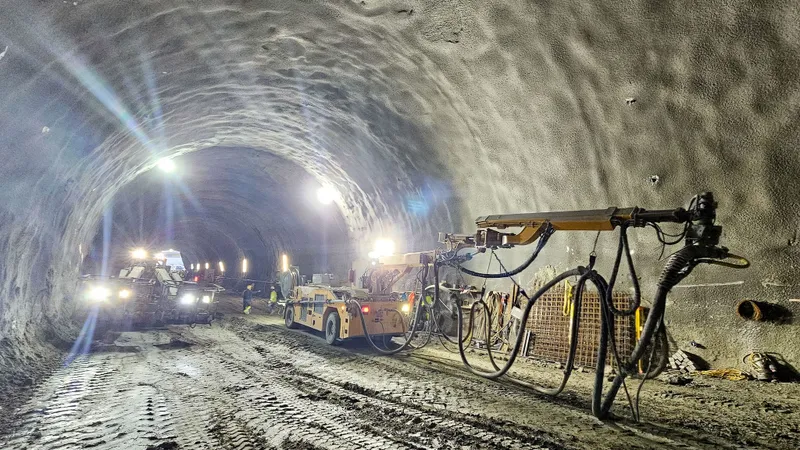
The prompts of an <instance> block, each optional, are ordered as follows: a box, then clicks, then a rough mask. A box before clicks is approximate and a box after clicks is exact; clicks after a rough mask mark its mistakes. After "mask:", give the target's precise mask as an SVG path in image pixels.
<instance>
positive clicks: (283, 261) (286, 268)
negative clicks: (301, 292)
mask: <svg viewBox="0 0 800 450" xmlns="http://www.w3.org/2000/svg"><path fill="white" fill-rule="evenodd" d="M281 265H282V268H283V271H284V272H288V271H289V255H287V254H286V253H284V254H283V255H281Z"/></svg>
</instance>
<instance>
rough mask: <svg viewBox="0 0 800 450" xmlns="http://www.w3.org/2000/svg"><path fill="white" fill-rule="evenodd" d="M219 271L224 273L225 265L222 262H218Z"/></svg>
mask: <svg viewBox="0 0 800 450" xmlns="http://www.w3.org/2000/svg"><path fill="white" fill-rule="evenodd" d="M219 271H220V272H225V264H224V263H223V262H222V261H220V262H219Z"/></svg>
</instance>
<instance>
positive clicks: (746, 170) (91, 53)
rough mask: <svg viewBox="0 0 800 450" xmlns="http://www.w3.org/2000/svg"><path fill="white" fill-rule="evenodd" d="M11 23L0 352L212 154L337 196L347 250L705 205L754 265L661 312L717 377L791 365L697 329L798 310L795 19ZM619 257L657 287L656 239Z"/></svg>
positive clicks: (97, 10)
mask: <svg viewBox="0 0 800 450" xmlns="http://www.w3.org/2000/svg"><path fill="white" fill-rule="evenodd" d="M17 3H19V2H17ZM76 3H77V2H76ZM6 6H7V7H6V8H5V9H4V14H3V15H2V16H0V52H2V53H3V55H4V56H3V57H2V59H0V75H2V76H0V92H3V96H2V97H0V111H2V119H3V120H2V121H0V155H2V156H3V164H2V167H0V176H2V179H3V180H4V187H5V189H3V190H2V191H0V230H1V231H0V249H2V250H3V251H4V256H3V258H4V263H5V264H3V267H2V286H0V293H2V296H0V331H1V332H2V335H3V336H5V337H7V342H9V344H7V345H6V347H4V348H11V347H9V346H11V345H12V344H10V343H11V342H13V343H14V344H13V345H14V346H20V347H22V346H24V345H35V343H36V342H38V341H39V340H40V339H39V338H40V337H41V336H42V335H43V333H44V332H45V330H57V331H58V332H62V331H63V333H64V335H68V334H69V333H68V332H69V331H70V325H69V324H70V323H71V322H70V321H69V320H68V319H69V318H70V313H71V309H72V308H73V307H74V305H75V304H76V302H75V301H74V300H75V299H74V292H75V287H76V284H77V283H76V281H75V280H76V277H77V275H78V274H79V269H80V266H81V264H82V260H83V259H84V258H85V255H86V249H87V248H88V246H89V245H90V244H91V242H92V241H93V238H94V236H95V235H96V233H97V230H99V229H101V227H102V223H103V215H104V212H105V210H106V209H107V206H108V205H110V204H111V203H112V202H113V201H114V198H115V196H117V194H120V193H121V195H123V194H124V190H125V186H135V183H136V180H137V179H139V177H141V176H143V174H145V173H146V172H148V171H149V170H150V169H152V168H153V167H154V166H155V164H156V162H157V161H158V159H159V158H162V157H177V158H183V157H184V156H186V157H190V156H191V155H192V154H194V153H195V152H197V153H198V154H199V153H200V152H204V151H207V149H213V148H220V147H225V148H249V149H252V150H253V151H258V152H263V153H265V154H271V155H277V156H278V157H281V158H284V159H286V160H288V161H292V162H293V163H294V164H296V165H297V166H299V167H301V168H303V170H304V171H305V172H306V173H309V174H311V176H312V178H315V179H316V180H317V181H318V182H322V183H324V184H329V185H332V186H335V187H337V188H338V189H339V191H340V192H342V193H343V198H342V201H341V202H340V203H339V204H338V205H337V206H338V207H339V208H340V210H341V211H342V214H343V215H344V219H343V220H344V223H345V224H346V227H345V228H346V230H347V233H348V241H349V242H350V243H351V244H352V246H353V248H354V250H353V251H354V253H356V254H361V253H362V252H363V251H364V248H361V247H362V246H363V247H368V246H369V245H370V241H371V239H372V238H373V237H375V236H377V235H386V234H391V235H396V240H397V241H398V242H401V243H402V244H403V245H402V246H401V250H420V249H424V248H429V247H430V245H432V244H433V240H434V238H435V233H436V232H437V231H470V230H471V223H472V220H474V218H475V217H477V216H479V215H483V214H492V213H505V212H520V211H531V210H548V209H550V210H553V209H583V208H598V207H606V206H611V205H616V206H632V205H640V206H645V207H654V208H662V207H674V206H677V205H680V204H683V203H684V202H685V201H686V200H687V198H688V197H690V196H691V195H693V194H695V193H696V192H698V191H702V190H713V191H715V192H716V194H717V198H719V199H720V202H721V209H720V217H719V218H720V222H721V223H723V224H724V225H725V236H724V239H725V240H726V243H727V244H728V245H729V246H730V247H731V248H733V249H735V250H737V251H738V252H739V253H743V254H745V255H747V256H749V257H750V258H751V259H752V260H753V262H754V264H753V268H752V269H751V270H749V271H748V272H747V274H746V275H740V274H735V275H734V274H730V273H721V272H714V271H708V272H702V273H698V274H697V275H696V280H697V284H701V285H702V284H713V283H714V282H740V281H741V282H742V284H741V286H742V287H741V288H730V287H724V286H723V287H709V288H708V289H707V292H706V291H703V292H699V291H689V290H687V291H683V293H676V294H675V296H674V301H675V302H676V303H677V304H680V305H682V306H683V308H682V309H681V310H680V311H678V312H677V313H676V314H677V316H676V318H675V322H674V323H671V324H670V326H673V325H674V327H673V329H674V331H675V333H676V336H677V339H680V340H682V341H687V342H688V341H691V340H695V339H700V337H702V338H705V339H708V340H709V341H711V342H713V343H714V344H716V345H718V346H719V348H720V349H721V350H720V351H719V355H720V356H719V360H720V361H722V362H725V361H728V362H734V361H737V360H738V359H739V358H738V356H739V355H737V352H739V351H740V347H747V346H757V345H762V344H763V345H767V346H769V347H770V348H774V349H776V350H779V351H783V352H784V353H785V354H786V356H787V357H788V358H789V359H792V358H795V360H796V359H797V358H800V354H798V353H797V350H796V349H794V348H790V347H788V346H787V345H788V344H786V342H788V341H789V340H787V339H785V338H786V336H787V334H788V333H791V332H793V330H794V329H793V328H783V329H773V328H767V327H759V328H755V329H753V330H749V331H748V332H747V333H745V334H744V335H742V336H739V334H738V333H737V330H738V328H737V327H736V323H735V322H733V321H732V319H730V318H728V317H727V316H723V317H722V318H719V317H718V318H716V319H714V322H713V324H714V325H715V326H706V324H698V323H696V322H695V320H694V318H695V317H710V316H713V315H714V312H715V311H719V310H723V309H724V307H725V306H726V305H727V304H728V303H730V304H733V303H732V302H735V300H736V299H737V298H739V297H743V296H747V297H752V298H759V299H766V300H772V301H776V302H780V301H783V302H785V301H787V299H788V297H789V296H791V295H792V290H793V289H794V281H793V280H794V278H795V274H794V272H793V270H794V269H793V267H796V266H797V264H798V263H800V253H798V248H800V246H798V245H797V228H798V226H797V220H796V218H797V216H798V212H800V197H798V194H797V193H798V192H800V179H798V177H797V176H796V174H797V173H798V172H800V157H798V155H797V152H796V151H795V148H796V143H797V142H798V141H799V140H800V127H798V107H797V102H796V101H795V99H796V97H797V93H798V90H799V89H800V87H798V83H799V82H798V77H796V76H795V75H796V73H797V71H798V67H800V48H799V46H800V44H798V42H800V39H798V35H797V30H796V26H795V24H796V18H797V17H798V15H799V13H798V5H797V2H788V1H775V2H769V3H767V2H757V3H753V2H749V1H744V0H741V1H722V0H713V1H708V2H704V3H702V4H693V5H692V7H691V8H687V7H686V5H685V4H684V3H682V2H674V1H665V2H659V3H658V5H657V6H656V5H655V4H654V3H653V2H649V1H633V2H593V3H589V2H580V1H563V2H549V1H542V2H517V3H510V2H500V3H497V2H480V1H464V2H454V1H439V0H418V1H407V2H406V1H393V0H386V1H384V0H373V1H365V2H360V1H345V0H343V1H340V2H303V3H300V2H295V1H288V0H287V1H274V2H270V3H269V5H268V6H265V4H264V3H263V2H257V1H254V2H241V3H237V4H235V5H233V4H226V5H220V3H219V2H217V1H211V0H207V1H194V2H189V1H184V0H173V1H158V0H137V1H131V2H126V4H125V5H122V6H121V5H120V4H119V2H113V1H109V0H97V1H92V2H83V3H79V4H78V5H74V4H72V2H67V3H59V2H56V3H49V4H36V5H29V4H24V5H23V4H10V5H6ZM411 10H413V11H414V12H413V14H411V13H409V12H408V11H411ZM6 47H7V48H6ZM654 177H657V178H654ZM653 179H657V180H658V181H657V182H652V181H651V180H653ZM187 226H189V227H190V228H191V226H194V225H190V224H187ZM222 227H223V226H222V225H219V226H217V228H216V230H217V232H220V230H221V229H222ZM233 240H236V239H235V238H234V239H233ZM633 240H634V245H635V246H636V250H637V256H636V257H637V260H641V261H642V262H647V264H646V265H645V266H644V267H643V269H642V275H643V276H644V277H645V278H648V279H653V278H654V277H655V276H656V274H657V272H658V266H659V264H658V263H654V262H652V261H651V259H646V258H645V255H648V254H650V255H652V254H653V252H654V251H655V249H654V247H655V245H653V240H652V238H647V237H644V236H642V237H641V239H640V238H638V237H633ZM247 241H248V242H247V243H246V245H245V246H246V247H254V246H257V243H255V242H251V241H254V239H253V238H248V240H247ZM601 244H602V245H606V243H605V242H602V243H601ZM235 246H239V244H228V245H224V247H225V249H224V250H220V251H224V252H226V253H227V252H230V253H235V252H236V251H237V250H236V249H234V247H235ZM607 247H609V246H608V245H606V249H608V248H607ZM550 248H551V249H552V252H551V253H548V255H547V260H546V261H545V262H546V263H548V264H552V265H554V266H558V267H566V266H570V265H574V264H577V263H584V262H585V261H584V259H585V258H584V256H585V254H586V253H588V251H589V250H590V249H591V238H586V237H585V236H581V237H566V236H560V235H556V236H555V237H554V240H553V241H552V244H551V247H550ZM193 251H196V252H198V253H197V254H198V256H199V255H200V254H201V253H200V252H201V250H193ZM509 264H510V262H509ZM740 277H741V278H740ZM524 281H527V280H524ZM737 286H738V285H737ZM651 287H652V286H651ZM697 297H702V301H698V300H697ZM714 329H717V330H723V331H720V332H712V331H710V330H714ZM48 332H49V331H48ZM732 343H734V344H732ZM3 352H6V353H3V355H4V356H6V355H9V354H11V353H9V352H11V350H3Z"/></svg>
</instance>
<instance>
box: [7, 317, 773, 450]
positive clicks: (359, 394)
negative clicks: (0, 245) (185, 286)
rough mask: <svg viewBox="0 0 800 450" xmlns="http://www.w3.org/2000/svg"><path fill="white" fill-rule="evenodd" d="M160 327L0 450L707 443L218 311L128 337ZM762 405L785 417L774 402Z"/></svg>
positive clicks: (447, 368) (78, 376)
mask: <svg viewBox="0 0 800 450" xmlns="http://www.w3.org/2000/svg"><path fill="white" fill-rule="evenodd" d="M159 333H161V335H159ZM167 337H169V338H170V339H171V341H170V343H169V344H157V345H149V346H144V347H143V348H142V349H141V351H140V353H102V354H95V355H91V356H90V357H88V358H85V359H79V360H76V361H75V362H73V363H72V364H71V365H70V366H68V367H64V368H62V369H60V370H58V371H57V373H56V374H55V375H54V376H52V377H51V378H50V379H49V380H48V381H46V382H45V383H44V384H43V385H41V386H39V387H38V388H37V393H36V394H35V395H34V398H33V399H32V400H31V402H29V403H28V404H26V405H25V407H24V408H23V409H22V410H21V412H20V414H18V416H17V421H16V427H15V429H14V430H13V431H12V434H11V435H10V437H9V440H8V441H7V442H3V441H0V448H3V449H6V448H7V449H9V450H16V449H23V448H25V449H52V450H62V449H73V448H74V449H81V448H97V449H117V448H138V449H146V448H148V447H151V448H173V447H172V446H177V447H176V448H179V449H218V448H219V449H304V450H321V449H338V448H343V447H360V448H363V449H411V450H417V449H458V450H461V449H466V448H468V449H541V448H619V447H623V446H624V447H627V448H663V447H670V448H672V447H676V446H682V447H701V448H702V447H714V446H715V445H712V444H709V443H708V442H703V441H697V440H696V439H692V436H689V435H687V433H688V432H690V430H689V429H684V430H670V429H667V428H668V426H667V425H664V426H662V427H661V428H659V427H658V426H656V425H648V424H640V425H636V426H628V425H627V424H625V423H618V424H617V425H604V424H601V423H600V422H598V421H596V420H594V419H593V418H592V417H591V416H590V415H589V413H588V411H582V410H579V409H578V408H577V407H573V408H570V407H569V405H566V406H564V405H562V404H559V403H555V402H547V401H543V400H542V399H541V398H538V397H536V396H531V395H530V394H528V393H526V392H524V391H520V390H518V389H514V388H513V387H509V386H507V385H505V384H502V383H497V382H490V381H487V380H484V379H481V378H478V377H474V376H472V375H471V374H469V373H466V372H464V371H463V370H461V369H459V368H458V367H455V366H452V365H447V364H442V363H438V362H434V361H428V360H425V359H423V358H420V357H418V356H414V357H399V358H387V357H383V356H378V355H374V354H370V353H363V352H359V350H358V349H356V350H355V351H353V349H349V350H348V349H341V348H336V347H330V346H328V345H327V344H325V343H324V341H322V340H321V339H318V338H316V337H315V336H313V335H310V334H308V333H302V332H295V331H289V330H286V329H283V328H281V327H279V326H271V325H254V324H253V323H252V322H247V321H243V320H227V321H226V322H225V323H224V327H223V328H220V327H213V328H210V327H197V328H195V329H189V328H175V329H171V330H170V332H169V333H168V336H164V333H163V332H153V334H152V336H151V335H147V334H146V333H145V334H143V336H142V337H141V339H142V340H143V341H148V342H151V343H153V342H156V341H159V340H163V339H165V338H167ZM173 344H174V345H173ZM689 400H691V399H689ZM570 401H571V400H570ZM566 403H569V401H567V402H566ZM723 403H724V402H723ZM687 405H688V404H687ZM725 405H728V403H724V404H722V406H725ZM735 407H736V404H733V406H730V408H734V409H735ZM765 408H766V410H768V411H773V410H775V411H778V412H774V411H773V412H771V414H773V415H774V414H778V413H781V414H786V413H784V412H782V411H784V410H785V409H786V408H783V407H781V406H780V405H778V407H776V406H774V405H772V406H770V405H767V406H766V407H765ZM770 408H771V409H770ZM477 411H480V414H476V412H477ZM765 414H766V413H765ZM557 425H558V426H557ZM648 433H650V434H648ZM681 433H684V434H681ZM698 434H699V433H698ZM675 435H677V437H675ZM662 436H669V438H666V437H664V438H662ZM0 439H2V438H0ZM728 442H730V441H728ZM159 445H161V447H158V446H159Z"/></svg>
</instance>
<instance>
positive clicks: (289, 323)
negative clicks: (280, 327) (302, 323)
mask: <svg viewBox="0 0 800 450" xmlns="http://www.w3.org/2000/svg"><path fill="white" fill-rule="evenodd" d="M283 323H284V324H286V328H291V329H292V330H294V329H296V328H298V325H297V322H295V321H294V307H292V308H286V311H284V313H283Z"/></svg>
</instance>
